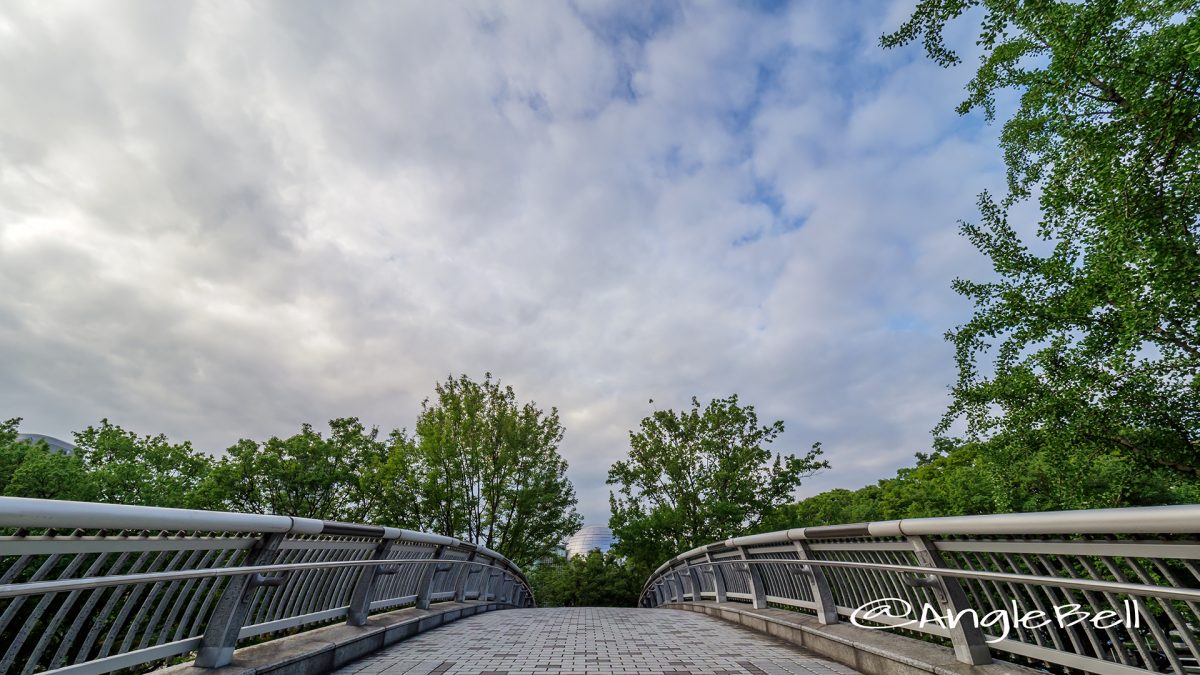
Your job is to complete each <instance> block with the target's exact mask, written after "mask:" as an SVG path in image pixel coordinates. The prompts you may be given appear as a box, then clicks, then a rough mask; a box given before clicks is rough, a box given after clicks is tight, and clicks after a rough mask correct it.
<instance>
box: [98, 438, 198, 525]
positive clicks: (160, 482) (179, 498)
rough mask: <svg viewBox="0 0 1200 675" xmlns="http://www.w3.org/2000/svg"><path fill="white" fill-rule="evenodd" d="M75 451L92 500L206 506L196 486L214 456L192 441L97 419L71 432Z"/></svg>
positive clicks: (174, 506) (149, 504)
mask: <svg viewBox="0 0 1200 675" xmlns="http://www.w3.org/2000/svg"><path fill="white" fill-rule="evenodd" d="M75 446H76V447H75V455H76V456H78V457H79V458H80V459H81V460H82V463H83V468H84V469H85V470H86V472H87V474H88V477H89V479H90V480H91V481H92V483H93V484H94V488H95V495H94V496H95V499H96V501H102V502H107V503H110V504H139V505H142V506H167V507H173V508H205V507H207V506H209V505H208V504H206V503H203V502H198V501H197V499H196V497H197V495H196V494H195V493H194V489H195V487H196V486H197V485H198V484H199V483H200V482H201V481H203V480H204V478H205V477H206V476H207V475H208V472H209V470H210V469H211V468H212V458H211V457H209V456H208V455H206V454H204V453H202V452H199V451H197V450H195V449H193V448H192V444H191V443H189V442H187V441H184V442H183V443H171V442H170V441H168V440H167V437H166V436H164V435H162V434H159V435H157V436H138V435H137V434H135V433H133V432H131V431H126V430H125V429H122V428H121V427H119V426H117V425H115V424H112V423H110V422H109V421H108V420H107V419H104V420H101V421H100V426H99V427H91V426H89V427H88V428H86V429H84V430H83V431H79V432H76V433H75Z"/></svg>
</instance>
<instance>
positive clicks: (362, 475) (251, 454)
mask: <svg viewBox="0 0 1200 675" xmlns="http://www.w3.org/2000/svg"><path fill="white" fill-rule="evenodd" d="M329 429H330V431H329V435H328V436H327V437H326V436H322V435H321V433H320V432H317V431H315V430H313V428H312V425H310V424H304V425H302V426H301V427H300V433H297V434H295V435H292V436H289V437H288V438H278V437H275V436H272V437H271V438H269V439H267V440H266V441H265V442H262V443H259V442H257V441H253V440H249V439H242V440H240V441H238V442H237V443H235V444H234V445H233V446H231V447H230V448H229V449H228V450H226V452H225V456H224V457H222V458H221V459H220V460H219V461H218V462H217V463H216V466H215V467H214V468H213V470H212V473H211V475H210V476H209V479H208V480H207V481H206V483H205V484H204V485H202V486H201V488H200V489H201V491H202V492H204V493H205V495H206V496H207V498H208V499H209V500H210V501H214V502H217V503H220V504H222V505H223V506H224V507H225V508H228V509H230V510H233V511H246V512H251V513H278V514H284V515H290V516H300V517H303V518H323V519H331V520H362V519H365V518H367V517H369V516H372V515H374V509H373V508H372V507H373V505H374V503H375V502H376V501H377V500H378V499H379V498H380V496H381V491H382V490H384V489H386V486H385V485H382V484H373V481H372V480H371V479H372V478H373V477H374V476H375V475H376V474H375V471H374V468H375V467H376V466H377V465H378V464H379V463H380V462H382V461H385V459H386V457H387V447H386V445H385V444H384V443H383V442H382V441H380V440H379V439H378V436H379V430H378V429H376V428H371V429H367V428H366V427H364V426H363V424H362V422H360V421H359V420H358V418H355V417H348V418H339V419H334V420H330V422H329ZM406 524H407V523H406Z"/></svg>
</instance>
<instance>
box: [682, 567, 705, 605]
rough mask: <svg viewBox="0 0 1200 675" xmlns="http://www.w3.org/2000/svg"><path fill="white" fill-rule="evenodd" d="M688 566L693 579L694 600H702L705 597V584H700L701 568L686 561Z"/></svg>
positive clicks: (689, 574)
mask: <svg viewBox="0 0 1200 675" xmlns="http://www.w3.org/2000/svg"><path fill="white" fill-rule="evenodd" d="M684 564H685V565H686V566H687V567H686V568H685V569H687V571H688V576H689V577H691V579H692V602H700V601H701V600H703V599H704V594H703V590H704V586H703V585H701V584H700V568H698V567H693V566H692V564H691V563H690V562H689V563H684Z"/></svg>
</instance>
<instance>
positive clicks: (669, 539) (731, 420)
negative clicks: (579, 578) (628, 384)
mask: <svg viewBox="0 0 1200 675" xmlns="http://www.w3.org/2000/svg"><path fill="white" fill-rule="evenodd" d="M783 430H784V427H783V422H782V421H776V422H774V423H772V424H769V425H766V426H761V427H760V426H759V425H758V416H757V415H756V414H755V412H754V407H753V406H748V405H747V406H742V405H739V404H738V397H737V396H736V395H733V396H730V397H729V398H724V399H714V400H713V401H711V402H709V404H708V405H707V406H705V407H704V408H703V409H702V408H701V406H700V402H699V401H698V400H697V399H696V398H694V397H693V398H692V407H691V409H690V410H687V411H684V412H676V411H674V410H659V411H656V412H655V413H654V414H653V415H650V416H649V417H646V418H645V419H643V420H642V422H641V426H640V428H639V430H638V431H636V432H634V431H631V432H630V433H629V445H630V450H629V456H628V458H627V459H624V460H621V461H618V462H616V463H615V464H613V465H612V467H611V468H610V469H609V472H608V484H609V485H616V486H617V491H616V492H615V493H610V494H609V503H610V505H611V508H612V517H611V519H610V521H609V526H610V527H611V528H612V530H613V533H614V534H615V535H616V536H617V538H618V540H619V541H618V543H617V545H616V547H615V550H617V551H618V552H620V554H621V555H624V556H627V557H628V558H629V559H630V560H631V561H632V563H634V564H635V565H639V566H641V567H643V568H650V569H653V567H654V566H656V565H658V564H659V563H660V562H662V561H663V560H665V559H667V558H669V557H671V556H673V555H675V554H676V553H679V552H681V551H685V550H687V549H690V548H692V547H695V546H699V545H700V544H706V543H709V542H711V541H715V540H719V539H725V538H727V537H731V536H736V535H740V534H744V533H746V532H748V531H750V530H751V529H754V528H756V527H758V526H759V525H760V523H762V521H763V519H764V518H767V517H769V516H770V515H771V513H772V512H774V511H775V509H777V508H779V507H780V506H782V505H784V504H786V503H788V502H789V501H790V500H791V497H792V493H793V492H794V491H795V489H796V488H797V487H798V486H799V485H800V482H801V480H803V479H804V478H806V477H808V476H811V475H813V474H814V473H816V472H817V471H819V470H820V469H824V468H828V466H829V463H828V462H826V461H823V460H821V459H819V457H820V455H821V448H820V444H814V445H813V447H812V450H810V451H809V452H807V453H806V454H805V455H803V456H801V457H797V456H796V455H793V454H788V455H783V454H779V453H776V454H775V456H774V460H773V461H772V454H771V451H770V449H768V447H767V446H769V445H770V444H771V443H772V442H773V441H774V440H775V438H776V437H777V436H778V435H779V434H781V433H783Z"/></svg>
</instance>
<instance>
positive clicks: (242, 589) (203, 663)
mask: <svg viewBox="0 0 1200 675" xmlns="http://www.w3.org/2000/svg"><path fill="white" fill-rule="evenodd" d="M284 536H285V535H284V533H282V532H274V533H271V534H264V535H263V537H262V538H261V539H259V540H258V542H257V543H256V544H255V545H254V546H253V547H252V548H251V549H250V551H249V554H248V555H247V556H246V560H245V562H243V563H242V566H244V567H253V566H256V565H269V564H271V562H273V561H274V560H275V554H276V552H277V551H278V550H279V545H280V544H282V543H283V539H284ZM272 581H273V580H272V579H269V578H264V577H263V576H262V575H261V574H243V575H240V576H236V577H231V578H230V579H229V583H228V584H227V585H226V586H225V591H224V592H223V593H222V594H221V599H220V600H219V601H218V602H217V606H216V608H215V609H214V610H213V613H212V616H211V617H209V620H208V625H207V626H205V628H204V637H203V638H202V639H201V641H200V647H199V649H198V650H197V653H196V666H197V667H200V668H219V667H221V666H226V665H229V662H230V661H232V660H233V650H234V649H236V648H237V641H238V633H240V632H241V630H242V622H244V621H245V620H246V614H247V613H249V611H250V603H251V601H252V600H253V599H254V591H255V590H256V589H257V588H258V587H259V586H262V585H264V584H269V583H271V582H272Z"/></svg>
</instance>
